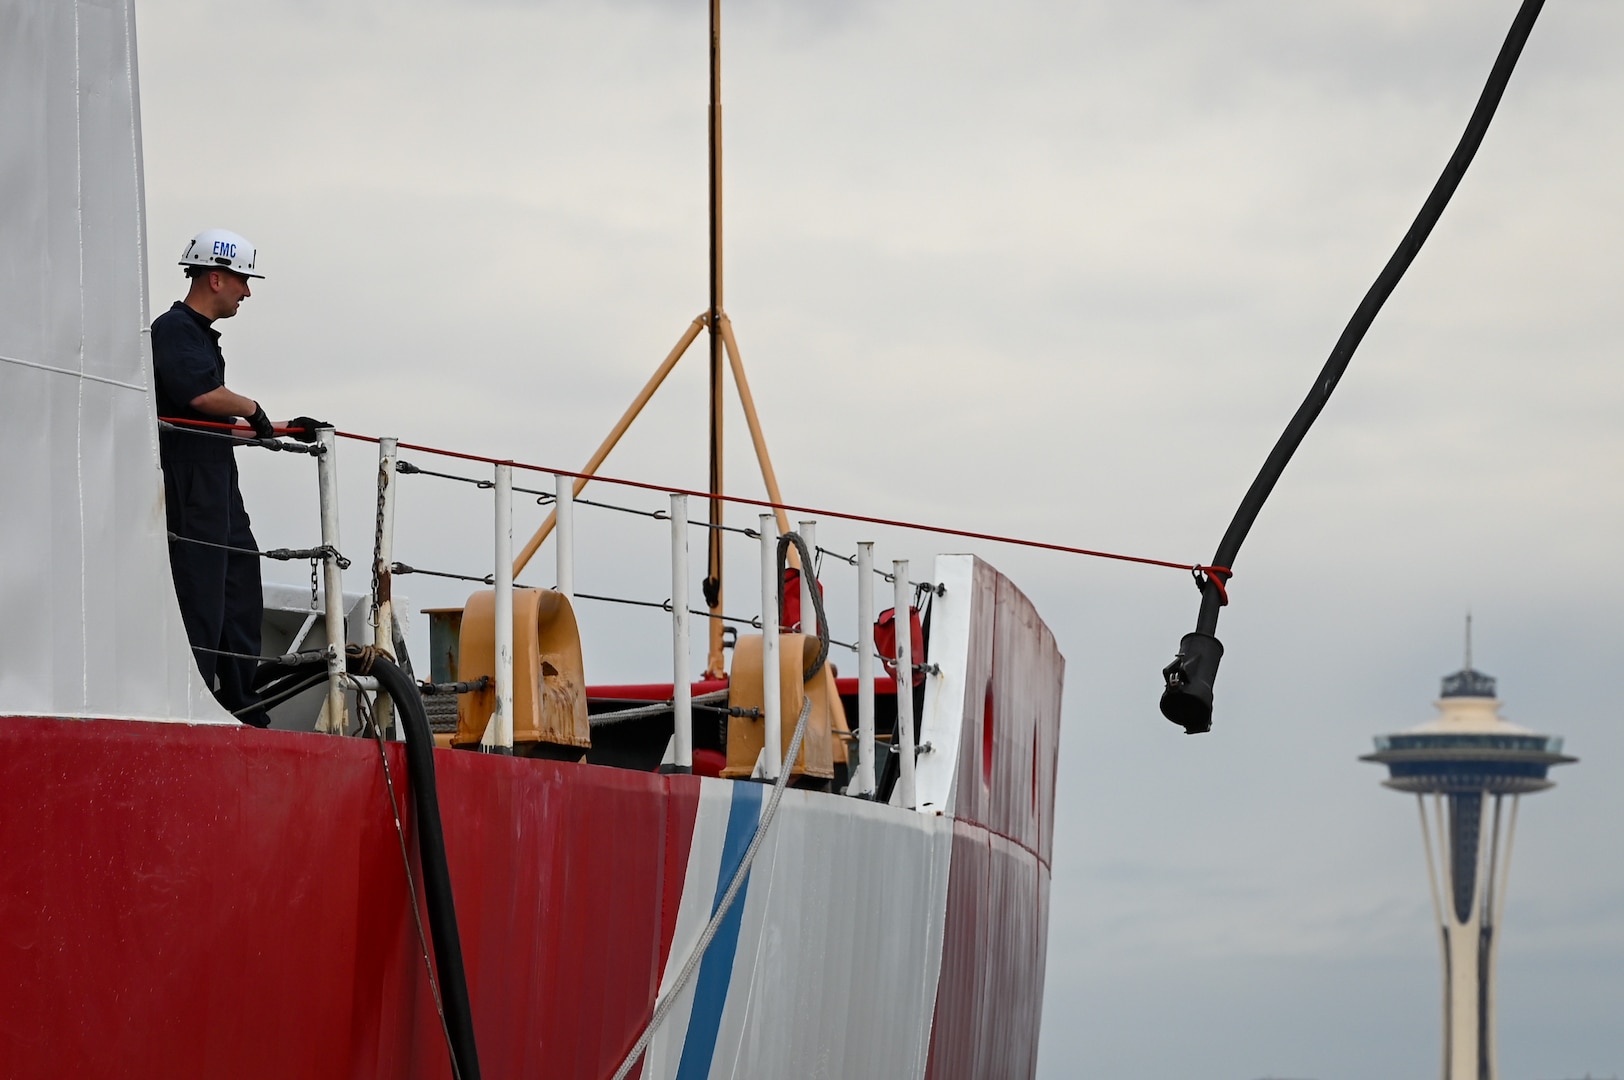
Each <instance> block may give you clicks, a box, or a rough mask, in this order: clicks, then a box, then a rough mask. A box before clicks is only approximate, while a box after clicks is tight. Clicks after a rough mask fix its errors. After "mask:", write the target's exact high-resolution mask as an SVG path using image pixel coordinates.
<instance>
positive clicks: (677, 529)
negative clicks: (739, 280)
mask: <svg viewBox="0 0 1624 1080" xmlns="http://www.w3.org/2000/svg"><path fill="white" fill-rule="evenodd" d="M339 438H345V439H352V440H356V441H361V442H367V443H375V444H376V445H377V448H378V473H377V512H376V519H375V530H374V533H375V535H374V538H373V541H374V542H373V558H372V565H371V584H370V589H369V600H370V603H369V605H368V612H369V618H368V619H367V623H366V625H365V627H364V632H363V635H362V637H363V643H365V644H369V645H373V646H375V647H377V648H380V649H382V650H384V651H386V652H389V653H391V654H393V653H394V651H395V645H394V643H395V641H396V638H397V634H398V633H399V630H400V627H399V625H398V620H397V618H396V613H395V610H394V603H393V579H394V577H395V576H397V575H401V574H427V575H431V576H437V577H447V578H455V579H460V580H467V581H471V582H480V583H484V584H487V585H490V586H491V588H492V590H493V594H494V595H493V599H494V604H493V608H494V612H493V615H494V623H495V625H494V627H493V630H494V637H495V642H494V645H495V650H494V652H495V670H494V672H493V678H492V684H493V690H494V696H495V707H494V709H493V712H492V715H491V718H490V722H489V723H488V724H487V726H486V728H485V732H484V736H483V738H482V740H481V748H482V749H484V750H487V751H489V752H494V753H509V754H510V753H512V752H513V747H514V738H513V700H514V694H513V691H514V643H513V614H512V613H513V591H514V588H515V583H514V555H513V499H514V495H515V493H520V494H524V495H528V496H533V497H536V500H537V502H538V503H543V504H546V503H551V504H552V506H553V507H554V510H555V517H556V525H555V530H554V531H555V537H554V540H555V543H554V557H555V566H556V578H555V581H556V586H555V587H556V589H557V591H558V592H560V593H563V594H564V595H565V596H566V597H567V598H568V599H569V600H570V602H571V604H572V605H573V604H574V603H575V602H576V600H577V599H578V598H579V599H588V600H605V601H611V602H619V603H633V604H639V605H642V606H648V607H654V608H660V609H663V610H665V611H667V612H669V614H670V617H671V665H672V666H671V675H672V682H671V685H672V696H671V700H670V703H669V704H670V708H671V710H672V716H673V731H674V734H673V740H672V746H671V765H672V766H673V767H674V769H675V771H683V772H688V771H692V769H693V707H694V702H693V700H692V696H691V689H690V688H691V681H690V680H691V674H690V664H691V662H692V661H691V659H690V649H689V646H690V640H691V633H690V627H691V621H692V617H694V616H699V617H701V618H711V617H716V615H715V613H714V612H710V611H705V610H696V609H693V608H691V607H690V606H689V605H690V601H689V591H688V584H689V580H690V573H691V565H690V555H689V532H690V529H691V528H695V527H698V528H706V529H709V528H711V527H712V526H710V525H709V524H708V523H706V522H694V521H692V520H691V519H690V517H689V514H688V500H689V498H690V496H696V495H697V496H699V497H702V498H708V497H709V496H708V494H707V493H703V492H692V491H685V490H682V489H673V488H667V487H663V486H661V485H656V484H648V483H642V482H636V481H627V480H618V479H615V478H610V477H602V476H598V477H595V479H597V480H599V481H600V482H603V483H608V484H620V485H625V486H629V487H632V488H637V489H643V490H648V491H654V492H660V493H663V494H665V496H666V497H667V500H668V508H667V509H666V510H664V511H648V510H645V509H638V508H634V507H629V506H624V505H617V504H614V503H608V502H602V501H597V500H585V499H578V497H577V496H576V494H575V488H576V484H575V481H576V480H577V478H578V477H579V475H580V474H577V473H573V472H570V471H567V470H559V469H551V468H547V467H544V466H538V465H529V464H525V463H521V462H515V461H511V460H502V459H495V458H487V457H483V456H479V455H473V454H465V453H460V452H457V451H450V450H442V449H439V448H436V447H430V446H424V445H419V444H411V443H404V444H403V443H402V442H401V441H400V440H399V439H398V438H395V437H392V436H383V437H372V436H367V435H359V434H354V433H349V432H339V431H336V430H334V429H332V428H322V429H320V430H319V431H318V432H317V445H316V446H315V447H313V448H312V449H313V450H315V451H316V454H315V456H316V459H317V478H318V488H319V494H320V502H321V535H322V548H321V549H319V550H321V551H322V552H325V554H324V555H323V556H322V560H321V561H322V564H323V565H322V569H323V573H322V575H321V579H322V580H321V588H322V591H323V592H324V594H325V599H326V604H325V607H326V612H325V615H326V630H327V638H328V641H329V642H343V641H344V640H346V630H345V626H344V604H343V600H342V597H343V585H342V578H341V573H340V571H341V568H342V566H343V565H346V560H344V559H343V556H342V555H341V554H340V551H341V550H342V548H341V537H340V533H339V513H338V509H339V479H338V455H337V453H336V452H335V451H336V446H337V440H338V439H339ZM403 448H404V449H409V450H411V451H413V452H414V453H421V454H429V455H439V456H444V457H449V458H453V459H458V460H461V461H466V462H475V463H480V464H484V465H486V466H488V467H489V468H490V470H491V471H490V474H489V479H482V478H479V477H477V476H466V475H459V474H454V473H447V472H440V471H437V470H433V469H427V468H423V467H421V466H418V465H416V464H415V463H412V462H409V461H403V460H402V459H401V456H400V455H401V450H402V449H403ZM515 470H519V471H523V472H529V473H534V474H540V475H544V476H550V477H551V479H552V485H551V486H552V490H551V491H547V490H543V489H541V488H529V487H522V486H518V485H516V484H515V483H514V473H515ZM410 475H420V476H425V477H429V478H438V479H443V480H448V481H459V482H464V483H470V484H474V485H476V486H478V487H480V488H482V489H488V490H489V491H490V492H491V495H492V504H491V513H492V520H493V526H494V528H493V534H494V543H493V546H492V551H491V563H490V566H491V571H490V572H489V573H487V574H483V575H481V574H464V573H455V572H450V571H444V570H430V569H422V568H418V567H413V566H409V565H406V564H403V563H401V562H398V561H397V560H396V558H395V550H396V543H395V540H396V537H395V517H396V507H397V503H398V499H399V478H400V477H401V476H410ZM728 498H729V501H735V502H745V503H753V504H756V505H770V504H765V503H762V501H761V500H750V499H741V498H737V497H728ZM578 502H580V503H584V504H586V505H589V506H594V507H602V508H605V509H610V510H620V511H627V512H630V513H635V514H641V515H643V516H646V517H650V518H656V519H663V520H664V521H666V522H667V525H668V532H669V545H670V560H671V579H670V580H671V596H670V598H669V599H667V600H665V601H663V602H657V601H636V600H626V599H624V598H616V597H605V596H595V595H587V594H580V595H579V597H578V594H577V592H576V589H575V573H574V570H575V567H574V560H575V507H576V504H577V503H578ZM777 520H778V519H777V518H776V516H775V515H774V514H772V513H763V514H761V515H760V516H759V519H758V527H757V528H755V529H743V528H738V527H736V526H722V528H723V529H724V530H725V531H727V532H737V533H742V534H745V535H746V536H749V537H750V538H753V539H756V540H757V541H758V542H759V545H760V551H761V608H760V611H761V614H760V615H758V616H756V617H753V618H749V619H745V618H740V617H737V616H732V617H727V616H723V617H724V618H728V620H729V621H730V622H733V623H736V624H737V623H744V624H747V625H750V626H753V627H757V628H760V629H761V630H762V633H763V638H764V640H763V653H764V657H763V661H764V671H763V676H764V681H765V682H767V684H768V685H767V686H766V687H765V693H764V695H763V697H764V700H763V703H762V705H763V707H762V712H763V717H762V719H763V722H764V728H765V748H766V749H765V753H764V754H763V761H762V763H761V774H762V776H763V777H764V778H765V779H767V780H773V779H776V778H777V777H778V775H779V773H780V771H781V770H782V769H783V768H784V767H785V763H784V762H783V761H782V760H780V758H781V745H782V743H781V740H782V733H783V724H784V720H785V718H784V717H783V716H782V715H781V705H780V696H779V694H778V692H777V690H778V687H777V686H775V685H773V684H774V683H775V682H776V680H777V676H778V672H779V668H778V665H777V663H776V662H775V661H776V653H777V646H778V630H779V627H780V623H781V618H782V613H781V612H780V611H779V588H780V586H779V574H778V568H777V551H776V548H777V544H778V541H779V538H780V535H781V534H780V532H779V529H778V528H777ZM796 531H797V532H798V533H799V535H800V536H801V537H802V539H803V540H805V541H806V545H807V548H808V549H809V550H813V551H816V552H818V554H819V555H820V556H821V555H825V554H827V555H832V556H833V557H834V559H836V560H839V561H840V562H843V563H847V564H849V565H851V566H853V567H854V568H855V569H856V571H857V573H856V578H857V581H856V585H857V627H856V629H857V634H856V635H855V636H856V638H857V641H856V642H855V643H849V642H845V641H838V640H833V639H832V644H835V645H837V646H840V647H842V648H845V649H848V650H850V651H854V652H855V653H856V654H857V668H858V673H857V695H856V696H857V705H858V724H857V732H856V737H855V740H854V741H855V743H856V747H855V749H856V751H857V755H856V756H857V764H856V768H855V769H852V770H850V772H851V777H850V783H849V784H848V786H847V788H846V791H847V793H849V794H853V795H858V796H864V797H873V796H874V795H875V793H876V790H877V776H876V768H875V765H876V742H877V740H876V737H875V694H876V685H877V681H876V669H875V666H874V662H875V660H882V661H884V662H886V663H887V665H888V666H890V667H892V668H894V669H895V681H896V688H895V692H896V703H897V704H896V709H897V720H896V726H895V729H894V731H895V735H894V737H893V739H892V742H891V745H890V747H889V748H888V750H889V752H891V753H894V754H896V755H897V756H898V759H899V762H898V765H899V768H898V776H897V785H896V786H897V792H896V794H897V801H898V802H899V803H900V804H901V805H903V806H907V807H910V808H912V807H914V806H915V804H916V798H915V784H914V765H915V756H916V753H917V751H916V748H915V746H914V742H915V739H914V717H913V700H914V698H913V692H912V690H913V679H914V675H915V673H916V672H919V671H922V670H923V671H930V670H932V669H931V668H930V667H929V665H925V664H923V663H916V662H915V658H914V657H913V656H912V652H911V649H912V642H911V639H910V635H909V634H908V633H907V632H902V633H900V634H899V635H898V645H897V648H898V652H899V653H900V655H898V656H895V657H888V656H882V655H881V654H880V653H879V652H878V651H877V650H876V648H875V642H874V621H875V619H874V614H875V613H874V603H875V582H876V579H878V580H882V581H886V582H889V583H890V584H891V585H892V587H893V591H894V601H895V605H896V610H897V611H899V612H907V611H908V610H909V607H910V604H911V602H912V600H913V599H914V597H915V595H916V594H918V593H919V592H921V591H923V590H926V589H929V590H931V591H937V589H938V587H937V586H935V585H933V584H931V583H928V582H926V583H921V582H915V581H912V580H911V579H910V577H909V563H908V560H906V559H901V560H894V561H893V563H892V568H891V571H890V572H889V573H884V572H880V571H877V570H876V568H875V566H874V542H873V541H863V542H860V543H858V544H857V545H856V548H857V550H856V552H855V554H850V555H848V554H841V553H837V552H831V551H828V550H827V549H824V548H820V547H818V546H817V544H816V537H817V521H816V519H810V518H809V519H804V520H801V521H800V522H798V528H797V530H796ZM820 565H821V559H820V560H818V561H816V562H815V563H814V565H813V566H811V567H805V568H803V571H802V573H801V574H800V575H799V580H800V590H801V595H800V597H799V600H800V610H801V611H802V612H803V613H807V612H811V611H812V610H814V603H813V600H812V595H811V594H812V590H813V589H814V588H817V587H819V584H818V574H819V570H820ZM902 625H904V626H906V619H905V618H904V619H903V620H902ZM326 656H327V663H328V707H327V711H326V715H327V716H328V717H329V718H330V719H329V722H328V723H327V724H325V725H323V728H322V729H323V730H325V731H329V732H342V731H344V730H345V728H346V725H345V724H344V723H343V721H342V717H343V716H344V711H343V698H344V694H345V692H346V690H347V689H350V688H355V687H357V686H358V685H359V686H360V687H361V688H363V689H365V688H367V687H365V686H364V683H365V680H364V679H363V680H359V681H358V680H357V677H355V676H353V675H350V674H348V673H346V671H345V661H344V656H343V653H342V647H341V646H339V647H333V646H329V648H328V650H327V653H326ZM446 689H448V690H461V689H466V688H464V687H461V686H458V687H455V688H453V687H447V688H446ZM332 718H337V719H332ZM374 718H375V720H376V722H378V723H379V724H380V725H382V726H385V727H386V728H387V726H388V724H389V712H388V709H387V705H386V703H384V702H382V701H380V703H379V706H378V708H377V709H375V710H374Z"/></svg>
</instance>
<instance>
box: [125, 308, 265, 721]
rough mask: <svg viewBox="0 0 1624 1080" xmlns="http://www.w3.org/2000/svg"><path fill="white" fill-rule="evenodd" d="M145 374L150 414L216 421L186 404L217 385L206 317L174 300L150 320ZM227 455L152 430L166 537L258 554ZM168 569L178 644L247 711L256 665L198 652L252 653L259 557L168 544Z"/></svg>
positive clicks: (256, 714)
mask: <svg viewBox="0 0 1624 1080" xmlns="http://www.w3.org/2000/svg"><path fill="white" fill-rule="evenodd" d="M152 367H153V373H154V375H155V376H156V379H155V383H156V388H157V406H158V415H159V416H168V417H178V418H181V419H186V420H213V421H219V420H220V419H221V418H220V417H217V416H209V415H207V414H205V413H201V412H199V411H197V410H196V409H194V408H192V406H191V402H192V400H193V399H194V398H197V397H198V396H200V395H202V394H206V393H208V392H209V391H211V390H217V389H219V388H220V387H222V386H224V385H225V381H226V358H225V354H224V353H222V352H221V351H220V332H219V331H217V330H215V329H214V326H213V320H212V319H206V318H204V317H203V316H202V315H199V314H198V313H197V312H196V311H193V310H192V309H191V308H189V307H187V306H186V304H185V303H183V302H181V301H179V300H177V301H176V302H175V305H174V306H173V307H171V308H170V309H169V310H168V311H166V312H164V313H163V314H162V315H160V316H158V317H157V318H156V319H154V320H153V321H152ZM234 449H235V447H234V446H233V445H232V444H231V443H230V442H227V441H226V440H224V439H218V438H210V437H209V436H206V435H194V434H189V433H187V432H182V431H171V430H161V431H160V432H159V435H158V460H159V463H160V464H162V465H163V471H164V511H165V514H166V516H167V517H168V521H169V531H170V532H172V533H174V534H175V535H176V536H181V537H187V538H189V539H192V540H202V541H206V542H207V543H209V544H220V545H224V546H226V547H233V548H239V549H242V550H244V551H258V550H259V545H258V544H257V543H255V541H254V534H253V532H252V531H251V530H250V529H249V522H248V511H247V509H246V508H244V506H243V502H242V492H241V491H240V490H239V489H238V487H237V460H236V458H235V457H234V456H233V451H234ZM169 567H170V571H171V572H172V573H173V575H174V578H175V596H176V598H177V599H178V600H179V601H180V615H181V619H182V621H183V622H184V623H185V624H186V637H187V639H188V640H190V641H191V643H192V645H193V646H196V647H195V648H193V650H192V655H193V656H194V657H196V658H197V669H198V671H199V672H201V673H202V675H203V683H204V685H205V686H207V687H209V689H210V690H212V691H213V692H214V696H215V698H216V700H218V701H219V702H220V704H221V705H223V706H225V708H226V709H227V710H229V711H231V712H237V711H239V710H241V709H246V708H251V707H252V706H255V705H257V704H258V703H259V697H258V695H256V694H255V693H254V692H253V689H252V686H253V677H254V670H255V668H256V667H257V661H254V660H244V659H239V658H236V657H230V656H221V655H219V654H218V653H216V652H206V651H203V650H207V649H216V650H220V651H221V652H231V653H242V654H245V655H248V656H258V655H259V648H260V641H259V629H260V621H261V619H262V618H263V605H264V597H263V594H262V593H261V592H260V580H259V557H258V556H257V555H246V554H239V553H238V552H232V551H223V550H221V549H220V548H217V547H205V546H204V545H203V544H196V543H188V542H187V541H186V540H171V541H170V542H169ZM217 683H218V685H217ZM242 720H243V722H244V723H248V724H253V725H254V726H256V727H265V726H267V725H269V723H270V718H269V717H268V716H267V715H266V714H265V713H264V711H263V710H257V709H256V710H254V711H253V712H249V713H247V714H245V715H244V716H243V717H242Z"/></svg>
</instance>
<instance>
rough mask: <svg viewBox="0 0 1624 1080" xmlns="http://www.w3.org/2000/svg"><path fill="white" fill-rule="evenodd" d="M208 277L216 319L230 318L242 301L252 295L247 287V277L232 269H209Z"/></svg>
mask: <svg viewBox="0 0 1624 1080" xmlns="http://www.w3.org/2000/svg"><path fill="white" fill-rule="evenodd" d="M209 278H210V281H209V284H210V285H211V286H212V289H211V291H212V292H213V293H214V299H215V310H216V312H217V314H216V315H215V316H214V317H215V318H216V319H229V318H231V317H232V316H233V315H235V314H237V309H238V308H239V307H241V306H242V302H243V301H244V300H246V299H248V298H249V297H250V296H252V295H254V294H253V291H252V290H251V289H249V287H248V278H246V277H244V276H243V275H242V274H239V273H237V272H236V271H234V270H211V271H209Z"/></svg>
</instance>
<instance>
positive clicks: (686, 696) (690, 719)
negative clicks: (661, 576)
mask: <svg viewBox="0 0 1624 1080" xmlns="http://www.w3.org/2000/svg"><path fill="white" fill-rule="evenodd" d="M671 723H672V752H671V763H672V765H673V766H675V768H676V771H677V772H681V773H687V772H693V770H694V699H693V686H692V685H691V684H690V683H689V681H688V496H686V495H673V496H671Z"/></svg>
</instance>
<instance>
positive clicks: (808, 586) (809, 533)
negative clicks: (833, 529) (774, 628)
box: [796, 521, 818, 635]
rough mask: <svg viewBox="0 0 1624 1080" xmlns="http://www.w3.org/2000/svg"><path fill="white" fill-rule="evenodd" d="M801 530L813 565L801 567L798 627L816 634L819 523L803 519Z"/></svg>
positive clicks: (800, 525)
mask: <svg viewBox="0 0 1624 1080" xmlns="http://www.w3.org/2000/svg"><path fill="white" fill-rule="evenodd" d="M796 528H797V529H798V530H799V531H800V534H801V539H802V540H805V541H806V550H808V551H810V552H811V553H812V557H813V562H812V565H811V566H803V567H801V625H800V626H798V627H796V629H798V630H799V631H800V632H801V633H803V634H813V635H816V634H817V632H818V610H817V608H815V607H813V606H812V590H813V589H815V588H817V587H818V583H817V579H816V578H815V577H813V576H812V575H813V573H814V572H815V568H816V566H817V565H818V564H817V554H818V523H817V522H815V521H802V522H799V523H798V524H797V525H796Z"/></svg>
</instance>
